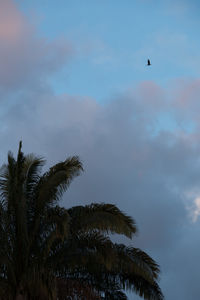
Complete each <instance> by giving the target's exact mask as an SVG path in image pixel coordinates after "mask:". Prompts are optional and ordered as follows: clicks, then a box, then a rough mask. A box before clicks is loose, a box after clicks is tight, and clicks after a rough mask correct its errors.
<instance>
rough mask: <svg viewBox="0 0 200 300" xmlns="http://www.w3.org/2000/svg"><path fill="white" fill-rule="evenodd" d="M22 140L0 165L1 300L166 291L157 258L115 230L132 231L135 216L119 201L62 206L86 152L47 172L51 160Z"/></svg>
mask: <svg viewBox="0 0 200 300" xmlns="http://www.w3.org/2000/svg"><path fill="white" fill-rule="evenodd" d="M21 147H22V144H21V142H20V145H19V151H18V156H17V159H16V160H15V158H14V157H13V155H12V153H11V152H9V153H8V163H7V164H5V165H3V166H2V168H1V172H0V197H1V198H0V245H1V246H0V300H2V299H7V300H11V299H12V300H13V299H20V300H39V299H41V300H45V299H46V300H47V299H48V300H50V299H52V300H68V299H74V300H75V299H88V300H89V299H91V300H92V299H96V300H97V299H108V300H109V299H110V300H111V299H112V300H116V299H119V300H120V299H121V300H123V299H127V297H126V295H125V292H124V291H126V290H130V291H133V292H136V293H137V294H139V295H140V296H142V297H143V298H144V299H149V300H161V299H163V295H162V293H161V290H160V288H159V286H158V284H157V279H158V274H159V267H158V265H157V264H156V263H155V261H154V260H153V259H152V258H150V257H149V256H148V255H147V254H146V253H144V252H143V251H141V250H139V249H136V248H133V247H126V246H124V245H119V244H115V243H113V242H112V241H111V240H110V238H109V234H110V233H117V234H123V235H125V236H127V237H129V238H132V237H133V235H134V234H135V232H136V230H137V229H136V225H135V222H134V221H133V219H132V218H130V217H128V216H126V215H125V214H124V213H122V212H121V211H120V210H119V209H118V208H117V207H116V206H115V205H112V204H103V203H102V204H91V205H88V206H76V207H72V208H70V209H66V208H63V207H60V206H58V202H59V200H60V198H61V196H62V195H63V193H64V192H65V191H66V189H67V187H68V186H69V184H70V183H71V181H72V180H73V178H74V177H76V176H78V175H79V174H80V173H81V171H82V170H83V167H82V164H81V162H80V160H79V158H78V157H69V158H67V159H66V160H65V161H64V162H60V163H58V164H56V165H54V166H53V167H51V168H50V169H49V171H48V172H46V173H44V174H43V175H41V168H42V166H43V165H44V163H45V161H44V160H43V159H42V158H40V157H36V156H35V155H32V154H30V155H26V156H24V154H23V153H22V151H21Z"/></svg>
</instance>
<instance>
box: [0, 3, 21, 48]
mask: <svg viewBox="0 0 200 300" xmlns="http://www.w3.org/2000/svg"><path fill="white" fill-rule="evenodd" d="M25 23H26V21H25V18H24V17H23V16H22V14H21V13H20V12H19V11H18V9H17V7H16V4H15V3H14V2H13V1H11V0H1V1H0V40H1V43H2V42H3V43H11V44H12V43H14V42H16V41H17V40H19V39H20V38H21V36H22V35H23V34H24V30H25V29H26V27H25Z"/></svg>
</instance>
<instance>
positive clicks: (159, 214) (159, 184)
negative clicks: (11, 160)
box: [1, 83, 200, 300]
mask: <svg viewBox="0 0 200 300" xmlns="http://www.w3.org/2000/svg"><path fill="white" fill-rule="evenodd" d="M154 88H155V87H154ZM145 89H146V92H145ZM149 89H150V87H149V83H148V84H147V85H145V83H144V84H143V94H141V93H140V92H138V90H137V91H135V93H130V92H128V93H127V94H125V95H123V96H122V95H121V96H119V97H118V98H116V99H113V100H112V101H110V103H109V104H105V105H100V104H98V103H97V102H96V101H95V100H94V99H89V98H84V97H83V98H80V99H78V98H76V97H72V96H69V95H62V96H55V95H54V94H53V93H52V92H51V91H43V93H42V92H41V91H40V92H39V93H37V92H35V93H32V94H30V93H29V94H27V95H24V99H23V100H22V101H21V103H20V110H18V109H17V105H16V106H13V107H12V108H11V109H10V110H9V111H8V112H7V113H6V114H5V116H4V119H3V123H4V124H6V127H5V128H4V130H3V131H2V133H1V144H3V147H2V153H3V152H4V155H5V154H6V153H7V150H8V149H11V150H14V151H16V148H17V144H18V141H19V139H22V140H23V148H24V152H25V153H29V152H34V153H38V154H40V155H44V156H45V157H46V158H47V159H48V166H49V165H50V164H52V163H55V162H57V161H58V160H62V159H64V158H65V157H66V156H68V155H74V154H78V155H80V158H81V159H82V160H83V163H84V167H85V172H84V174H83V175H82V176H81V177H80V178H78V179H76V180H75V182H74V183H73V184H72V186H71V187H70V189H69V191H68V193H66V195H65V196H64V200H63V204H64V205H67V206H71V205H76V204H86V203H90V202H94V201H96V202H102V201H104V202H111V203H115V204H117V205H118V206H119V207H120V208H121V209H122V210H123V211H125V212H126V213H128V214H129V215H131V216H133V217H134V218H135V219H136V222H137V224H138V227H139V236H138V237H136V239H135V241H133V244H134V245H135V246H138V247H141V248H142V249H144V250H146V251H148V252H149V253H150V254H151V255H152V256H153V257H154V258H155V259H156V260H157V261H158V262H159V264H160V265H161V269H162V277H161V278H162V279H161V286H162V287H163V289H164V291H165V294H166V299H177V298H178V297H179V296H180V295H181V297H182V299H184V300H186V299H188V294H189V292H190V288H191V287H190V285H191V284H192V285H193V286H194V288H193V292H194V297H193V299H197V298H195V297H196V295H197V294H198V279H197V280H196V282H195V278H198V276H197V274H198V268H199V266H198V262H196V263H194V261H193V259H192V257H194V258H195V257H196V259H197V250H196V248H195V249H194V250H193V248H192V246H191V245H196V246H195V247H198V243H197V244H196V239H197V238H198V235H197V232H198V230H197V228H198V222H197V223H195V224H193V223H192V222H191V220H190V218H189V215H188V212H187V210H186V207H185V203H186V201H187V197H185V193H186V192H187V191H191V190H193V189H195V188H197V187H198V184H199V182H198V181H199V180H198V178H200V168H199V147H198V148H197V147H193V144H192V143H190V142H188V139H187V137H188V138H189V137H190V134H189V133H188V134H187V133H185V132H183V131H182V130H181V129H180V130H179V131H177V132H175V133H173V132H170V131H166V130H165V131H163V130H162V128H160V132H159V133H157V134H156V135H152V132H151V131H149V127H150V128H151V127H152V126H151V123H154V120H155V119H156V117H157V115H159V114H160V113H162V105H161V106H159V105H157V103H153V102H151V101H150V102H148V101H147V99H148V94H149V92H148V91H149ZM139 90H140V89H139ZM159 90H160V89H158V92H159ZM27 99H29V101H28V102H27ZM138 99H139V101H138ZM177 99H179V97H177ZM160 101H162V99H160ZM174 103H176V102H175V100H174ZM177 103H179V101H178V100H177ZM166 107H167V106H166ZM166 107H165V108H164V109H166ZM179 109H180V106H179ZM179 115H180V114H179ZM179 117H180V116H179ZM183 117H184V114H183ZM4 159H5V156H4V157H2V162H3V160H4ZM185 236H187V238H186V237H185ZM126 242H127V241H126ZM187 243H188V244H187ZM188 251H189V253H190V254H189V255H190V257H191V258H190V260H189V261H188V258H187V257H188ZM185 260H186V261H187V263H186V265H185V267H184V266H183V262H184V261H185ZM188 268H192V269H193V281H192V283H191V282H190V281H189V278H188ZM195 274H196V276H195ZM176 280H177V281H176ZM181 282H183V283H182V284H180V283H181ZM178 284H180V285H178ZM186 295H187V296H186Z"/></svg>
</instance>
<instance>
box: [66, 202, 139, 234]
mask: <svg viewBox="0 0 200 300" xmlns="http://www.w3.org/2000/svg"><path fill="white" fill-rule="evenodd" d="M68 212H69V215H70V216H71V227H72V230H73V232H74V233H76V232H78V231H81V230H83V231H85V232H87V231H90V230H94V229H97V230H99V231H101V232H104V233H106V234H108V233H118V234H124V235H125V236H127V237H129V238H132V236H133V235H134V234H135V233H136V232H137V227H136V224H135V222H134V220H133V219H132V218H130V217H129V216H127V215H126V214H124V213H122V212H121V211H120V210H119V209H118V208H117V207H116V206H115V205H114V204H105V203H101V204H99V203H92V204H91V205H86V206H75V207H72V208H70V209H69V210H68Z"/></svg>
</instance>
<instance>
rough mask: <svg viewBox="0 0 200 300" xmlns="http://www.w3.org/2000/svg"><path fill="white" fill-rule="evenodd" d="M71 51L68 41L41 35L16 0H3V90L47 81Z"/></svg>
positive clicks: (0, 13) (0, 43)
mask: <svg viewBox="0 0 200 300" xmlns="http://www.w3.org/2000/svg"><path fill="white" fill-rule="evenodd" d="M71 54H72V46H71V45H70V43H69V42H68V41H66V40H64V39H62V38H60V39H56V40H54V41H48V40H47V39H46V38H43V37H39V36H38V35H37V33H36V29H35V28H34V26H33V25H32V24H31V23H30V21H29V20H28V19H27V18H26V17H25V16H24V15H23V14H22V13H21V12H20V11H19V10H18V7H17V5H16V4H15V3H14V2H13V1H11V0H1V1H0V90H7V91H9V90H10V89H12V88H15V89H25V88H29V87H30V85H31V86H34V84H36V83H37V84H38V82H40V83H41V82H42V81H43V84H44V80H45V79H46V78H47V77H49V76H50V75H51V74H52V73H53V72H55V71H57V70H58V68H60V67H61V66H62V65H63V64H64V63H65V62H66V61H67V60H68V58H69V57H70V56H71Z"/></svg>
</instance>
